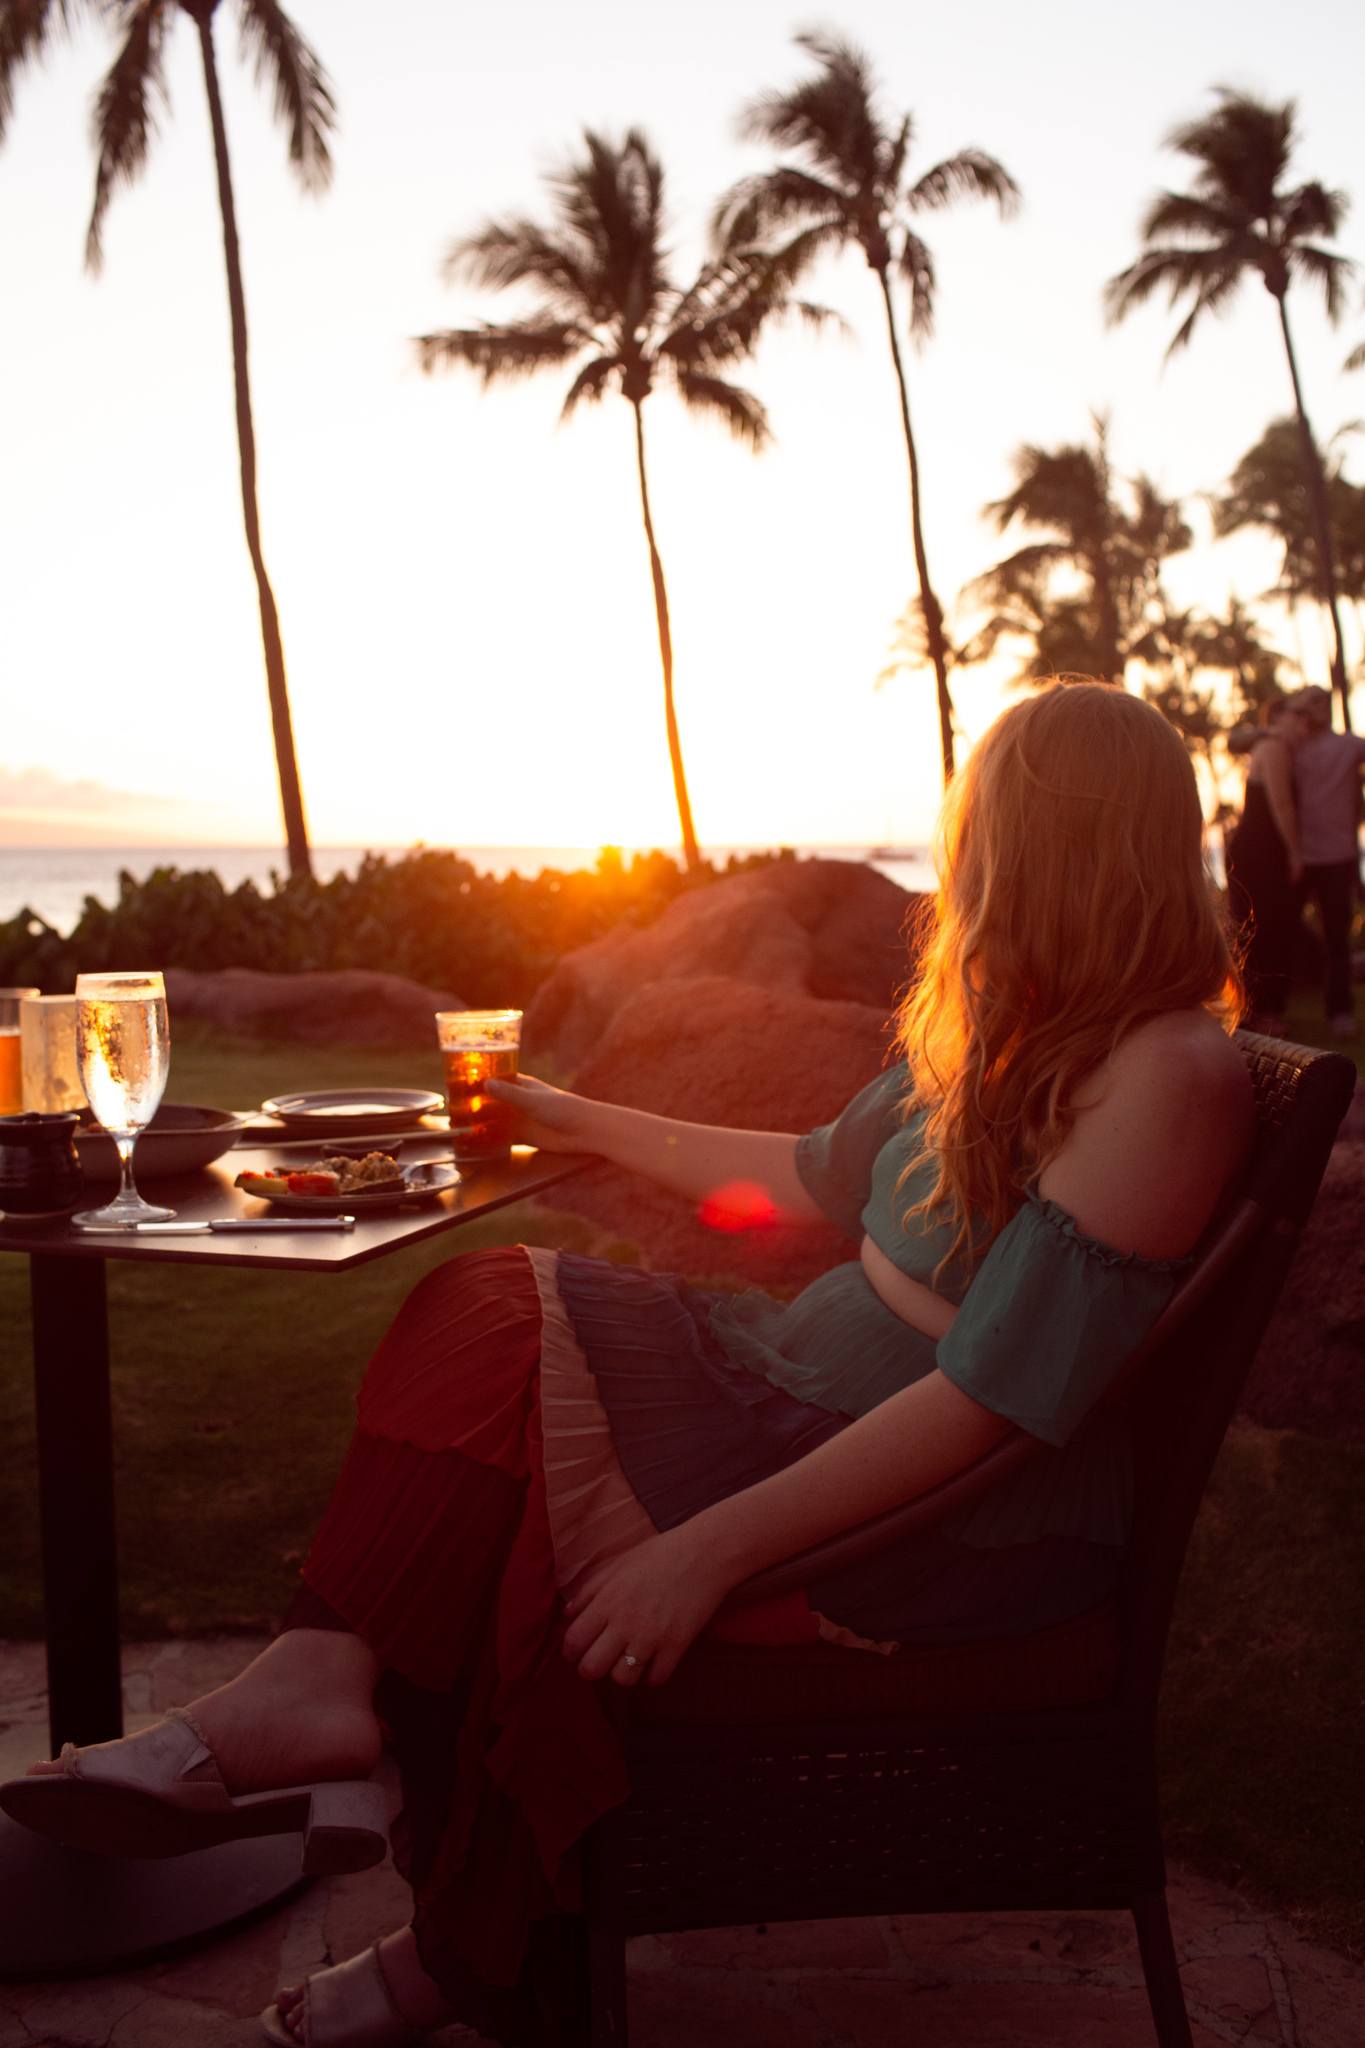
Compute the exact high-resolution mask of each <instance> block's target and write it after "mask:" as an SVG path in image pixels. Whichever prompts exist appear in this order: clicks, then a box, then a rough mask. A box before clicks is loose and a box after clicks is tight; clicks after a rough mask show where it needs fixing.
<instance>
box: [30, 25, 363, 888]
mask: <svg viewBox="0 0 1365 2048" xmlns="http://www.w3.org/2000/svg"><path fill="white" fill-rule="evenodd" d="M235 4H236V9H237V14H238V19H239V23H240V28H241V38H242V49H243V53H244V55H247V56H250V57H252V58H253V59H254V62H255V69H256V76H257V78H258V79H268V80H269V81H270V83H271V85H272V86H273V88H274V99H275V111H276V113H277V115H278V116H279V117H280V119H281V120H282V121H283V122H284V123H285V124H286V126H287V128H288V130H289V160H290V162H291V163H292V164H293V166H294V169H295V171H296V172H297V174H298V177H299V181H300V183H301V184H302V185H303V187H304V189H305V190H306V191H312V192H316V191H320V190H321V189H322V188H323V187H324V186H325V185H326V183H327V181H328V179H329V177H330V176H331V170H332V161H331V156H330V153H329V151H328V147H327V137H328V134H329V133H330V131H331V129H332V127H333V124H334V119H335V110H334V105H333V101H332V94H331V89H330V87H329V85H328V82H327V77H326V74H325V72H324V71H323V69H322V66H321V64H320V63H319V61H318V59H317V57H316V55H315V54H314V52H313V51H312V50H311V49H310V48H309V46H308V44H307V43H306V42H305V41H304V39H303V37H302V36H301V35H300V34H299V32H298V30H297V29H296V28H295V26H294V24H293V22H292V21H291V20H290V19H289V16H288V15H287V14H286V13H285V12H284V11H283V9H282V8H280V7H278V6H277V5H276V4H275V0H235ZM217 10H218V0H0V141H3V139H4V132H5V125H6V122H7V119H8V116H9V114H10V112H11V111H12V107H13V79H14V76H15V73H16V72H17V71H19V70H20V69H21V68H22V67H23V65H24V64H25V63H27V62H29V61H31V60H36V59H37V58H39V57H41V56H42V55H43V53H44V52H45V50H46V48H47V46H48V44H49V42H50V41H51V40H53V39H54V37H55V36H56V34H57V33H58V31H59V30H61V29H63V28H66V27H68V26H70V24H71V22H72V20H73V19H74V18H75V17H76V16H77V15H80V14H89V15H93V16H94V17H95V18H96V19H97V20H98V21H99V22H100V23H101V24H102V25H105V26H108V27H109V28H111V29H112V30H113V32H114V34H115V35H116V36H118V38H119V47H118V53H117V55H116V56H115V58H114V61H113V64H112V65H111V66H110V68H109V72H108V74H107V76H106V77H105V80H104V83H103V84H102V85H101V87H100V89H99V92H98V94H97V96H96V100H95V111H94V123H93V126H94V140H95V146H96V150H97V152H98V161H97V165H96V170H95V202H94V206H93V208H92V210H91V214H90V226H89V229H88V231H87V234H86V241H85V260H86V263H87V265H88V266H89V268H90V269H91V270H92V271H98V270H99V268H100V266H101V263H102V261H103V254H104V248H103V231H104V217H105V214H106V212H107V210H108V207H109V202H110V200H111V199H112V198H113V195H114V190H115V187H116V186H117V185H119V184H120V183H122V184H131V183H132V182H133V180H134V179H135V178H136V177H137V175H138V173H139V172H140V171H141V170H142V169H143V167H144V165H145V164H146V161H147V156H148V153H149V151H150V148H151V144H152V140H153V138H154V136H155V134H156V125H157V110H158V102H160V104H161V105H162V106H165V105H166V104H167V103H168V98H167V91H166V76H165V52H166V41H167V37H168V36H169V34H170V30H171V24H172V22H173V21H174V19H175V17H176V15H177V14H186V15H188V16H189V18H190V20H191V21H192V22H193V23H194V27H195V32H196V34H197V35H198V38H199V52H200V57H201V60H202V63H203V70H204V89H205V92H206V93H207V95H208V103H209V124H210V127H211V129H212V133H213V160H214V166H215V169H216V171H217V174H218V205H219V211H220V213H221V215H222V222H223V254H224V259H225V262H226V265H227V289H228V314H229V318H230V321H231V326H232V373H233V389H234V395H235V401H236V410H237V451H238V458H239V464H240V469H241V485H242V518H243V521H244V523H245V526H246V544H247V551H248V553H249V554H250V556H251V567H252V570H253V572H254V574H255V577H256V594H257V599H258V601H259V605H260V613H261V641H262V645H263V648H264V652H265V675H266V688H267V690H268V692H269V696H270V720H271V725H272V727H273V730H274V737H275V760H276V765H277V768H278V772H279V782H280V806H281V809H282V811H283V813H284V829H285V841H286V845H287V847H288V854H289V872H290V874H291V875H295V876H297V875H307V874H309V873H311V862H310V860H309V854H308V831H307V826H306V824H305V821H304V813H303V794H302V791H301V789H300V786H299V770H298V762H297V760H296V758H295V753H294V733H293V725H292V722H291V719H290V716H289V691H288V687H287V684H286V680H285V670H284V645H283V642H282V640H281V637H280V621H279V613H278V611H277V610H276V606H275V594H274V592H273V591H272V589H271V587H270V578H269V576H268V575H267V573H266V566H265V556H264V554H263V552H262V549H261V522H260V512H259V509H258V507H257V503H256V435H255V429H254V427H253V425H252V418H251V387H250V383H249V380H248V376H247V332H246V299H245V295H244V292H243V289H242V259H241V249H240V245H239V242H238V237H237V211H236V207H235V205H234V204H233V196H232V174H231V167H230V164H229V161H228V145H227V128H226V125H225V123H224V120H223V100H222V94H221V92H220V90H219V84H218V59H217V54H216V52H215V49H214V42H213V17H214V15H215V14H216V12H217Z"/></svg>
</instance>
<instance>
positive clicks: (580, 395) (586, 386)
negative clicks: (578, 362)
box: [485, 356, 622, 420]
mask: <svg viewBox="0 0 1365 2048" xmlns="http://www.w3.org/2000/svg"><path fill="white" fill-rule="evenodd" d="M621 368H622V364H621V358H620V357H619V356H594V357H593V359H592V361H591V362H588V363H584V365H583V367H582V369H581V370H580V371H579V373H578V375H577V376H576V377H575V378H574V380H573V383H572V384H571V385H570V386H569V388H568V390H567V391H566V392H565V394H564V403H563V405H561V406H560V408H559V417H560V419H561V420H566V419H568V417H569V415H570V414H571V413H573V412H576V411H577V410H578V408H579V406H580V405H598V404H600V403H601V401H602V399H603V398H604V397H605V396H606V390H607V385H608V383H609V382H610V380H611V378H612V376H613V375H614V374H619V373H620V371H621ZM486 381H487V379H485V382H486Z"/></svg>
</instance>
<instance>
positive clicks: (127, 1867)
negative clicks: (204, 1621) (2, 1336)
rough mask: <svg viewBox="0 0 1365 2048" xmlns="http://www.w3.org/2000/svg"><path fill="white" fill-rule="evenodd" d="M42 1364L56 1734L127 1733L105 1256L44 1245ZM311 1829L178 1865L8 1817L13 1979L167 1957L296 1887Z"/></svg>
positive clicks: (39, 1289) (36, 1266) (39, 1382)
mask: <svg viewBox="0 0 1365 2048" xmlns="http://www.w3.org/2000/svg"><path fill="white" fill-rule="evenodd" d="M31 1288H32V1296H33V1366H34V1383H35V1395H36V1405H37V1421H38V1472H39V1499H40V1510H39V1512H40V1516H41V1522H42V1555H43V1573H44V1589H45V1604H46V1611H47V1630H48V1638H47V1641H48V1648H47V1669H48V1688H49V1700H50V1712H49V1718H50V1725H51V1735H52V1747H53V1753H54V1755H55V1753H56V1751H57V1750H58V1749H59V1748H60V1746H61V1744H62V1743H63V1742H76V1743H82V1744H84V1743H91V1742H107V1741H109V1740H111V1739H112V1738H114V1737H116V1736H118V1735H120V1734H121V1733H122V1732H123V1714H122V1698H121V1687H120V1669H119V1626H118V1559H117V1552H116V1549H115V1542H114V1450H113V1430H112V1425H111V1419H110V1404H109V1333H108V1320H107V1313H106V1303H105V1285H104V1261H103V1259H64V1258H62V1257H61V1256H60V1254H57V1253H47V1252H43V1253H34V1254H33V1255H32V1278H31ZM303 1882H306V1880H304V1879H302V1878H300V1875H299V1838H298V1836H297V1835H279V1836H273V1837H269V1838H267V1839H265V1840H263V1841H247V1842H232V1843H229V1844H227V1845H226V1846H225V1847H223V1848H220V1849H203V1850H200V1851H198V1852H197V1853H196V1854H194V1855H191V1856H177V1857H174V1858H170V1859H168V1860H167V1861H165V1862H155V1863H152V1862H132V1861H124V1860H122V1859H120V1858H118V1857H113V1856H90V1855H85V1854H83V1853H81V1852H80V1851H78V1850H74V1849H62V1848H59V1847H58V1845H57V1844H56V1843H55V1842H49V1841H46V1840H45V1839H44V1838H43V1837H42V1836H41V1835H35V1834H31V1833H30V1832H29V1830H28V1829H27V1828H22V1827H18V1826H17V1825H16V1824H15V1823H14V1822H13V1821H10V1820H7V1819H6V1818H5V1817H4V1816H3V1815H0V1900H3V1901H4V1910H3V1912H2V1913H0V1977H9V1978H13V1977H19V1978H25V1977H43V1976H69V1975H85V1974H88V1973H90V1972H92V1971H104V1970H112V1969H115V1968H118V1967H120V1966H126V1965H127V1964H129V1963H132V1962H136V1961H144V1960H149V1959H151V1958H153V1957H155V1956H158V1955H161V1954H164V1953H165V1951H166V1950H167V1949H168V1948H175V1947H177V1946H179V1945H180V1944H181V1943H184V1942H188V1941H195V1940H202V1939H204V1938H205V1937H207V1936H210V1935H212V1934H214V1933H217V1932H218V1931H220V1930H221V1929H223V1928H224V1927H227V1926H230V1925H232V1923H233V1922H234V1921H237V1920H240V1919H243V1918H246V1917H249V1916H251V1915H253V1914H256V1913H260V1912H262V1911H265V1910H267V1909H269V1908H271V1907H274V1906H277V1905H279V1904H281V1903H282V1902H283V1901H284V1900H285V1899H287V1898H291V1897H292V1896H293V1895H294V1893H295V1892H296V1891H297V1890H298V1889H299V1886H300V1884H301V1883H303Z"/></svg>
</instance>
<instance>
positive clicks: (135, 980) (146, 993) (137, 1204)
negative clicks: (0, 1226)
mask: <svg viewBox="0 0 1365 2048" xmlns="http://www.w3.org/2000/svg"><path fill="white" fill-rule="evenodd" d="M76 1058H77V1062H78V1064H79V1066H80V1071H81V1086H82V1087H83V1088H84V1090H85V1092H86V1095H87V1097H88V1099H89V1102H90V1107H91V1109H92V1110H93V1111H94V1113H95V1116H96V1119H97V1120H98V1122H100V1123H101V1124H103V1126H104V1128H105V1130H106V1131H107V1132H108V1133H109V1136H110V1137H111V1138H112V1139H113V1141H114V1149H115V1151H116V1152H117V1153H118V1163H119V1191H118V1193H117V1194H116V1195H115V1197H114V1199H113V1201H112V1202H109V1203H107V1204H106V1205H105V1207H104V1208H103V1209H83V1210H82V1211H81V1212H80V1213H79V1214H78V1215H76V1216H73V1217H72V1219H71V1221H72V1222H73V1223H74V1224H75V1225H76V1227H77V1228H78V1229H80V1230H127V1229H129V1228H130V1227H131V1226H132V1225H133V1224H136V1223H164V1222H166V1221H167V1220H168V1219H169V1218H170V1217H172V1216H174V1214H175V1211H174V1209H158V1208H155V1207H153V1205H152V1204H151V1203H150V1202H144V1201H143V1199H142V1197H141V1195H140V1194H139V1193H138V1191H137V1189H136V1187H135V1186H134V1185H133V1147H134V1145H136V1143H137V1138H138V1133H139V1131H142V1130H144V1129H145V1128H146V1126H147V1125H148V1124H149V1123H150V1122H151V1120H152V1118H153V1117H154V1116H155V1115H156V1110H157V1104H158V1103H159V1102H160V1100H161V1097H162V1093H163V1091H164V1089H165V1086H166V1076H167V1075H168V1073H169V1072H170V1066H171V1036H170V1029H169V1027H168V1025H167V1022H166V990H165V986H164V984H163V982H162V979H161V976H160V975H159V974H78V975H77V976H76Z"/></svg>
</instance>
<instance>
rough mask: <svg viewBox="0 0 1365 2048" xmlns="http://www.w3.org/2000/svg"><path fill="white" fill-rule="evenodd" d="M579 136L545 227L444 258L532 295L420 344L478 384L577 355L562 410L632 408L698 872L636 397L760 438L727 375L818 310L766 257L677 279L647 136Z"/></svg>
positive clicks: (685, 813)
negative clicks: (672, 397)
mask: <svg viewBox="0 0 1365 2048" xmlns="http://www.w3.org/2000/svg"><path fill="white" fill-rule="evenodd" d="M583 142H584V153H583V155H582V156H581V157H580V158H578V159H576V160H574V161H573V162H570V163H568V164H567V165H565V167H564V168H563V169H562V170H561V171H560V172H558V173H557V174H556V175H555V176H554V177H552V178H551V179H550V180H549V185H550V190H551V193H552V195H553V199H554V209H555V215H556V218H555V220H554V222H553V223H552V225H550V226H548V227H544V226H542V225H541V224H540V223H539V222H538V221H533V220H525V219H514V220H506V221H497V220H494V221H489V222H488V223H487V225H486V226H484V227H483V228H481V229H480V230H479V231H478V233H477V234H473V235H469V236H466V237H463V238H462V239H461V240H459V241H457V242H456V243H454V245H453V246H452V248H451V250H450V252H449V254H448V256H447V259H446V270H447V274H454V275H463V276H466V277H469V278H472V279H473V281H474V282H475V283H477V284H480V285H484V286H486V287H488V288H489V289H490V290H494V291H500V290H503V289H505V288H507V287H509V286H517V285H524V286H529V287H530V288H531V290H532V291H533V292H534V294H535V300H534V303H533V304H532V306H531V308H530V310H529V311H528V312H527V313H526V314H525V315H524V316H523V317H522V318H521V319H519V320H512V321H507V322H505V323H503V324H502V325H494V324H492V323H486V324H484V325H482V326H479V327H465V328H448V329H446V330H444V331H443V332H441V333H439V334H424V335H422V336H420V337H419V339H418V344H417V345H418V348H419V350H420V352H421V360H422V366H423V368H424V369H426V370H432V369H435V368H437V367H438V366H442V365H450V364H456V363H459V364H464V365H465V366H466V367H468V368H470V369H473V370H475V371H477V372H478V374H479V376H480V377H481V378H482V379H483V382H484V383H485V384H486V385H487V384H493V383H501V382H506V381H508V380H510V379H512V378H515V377H527V376H531V375H533V374H534V373H535V372H536V371H538V370H547V369H562V368H567V367H568V366H569V365H570V364H572V363H578V364H579V365H580V367H579V369H578V372H577V375H576V376H575V377H574V379H573V382H572V383H571V384H570V386H569V389H568V393H567V395H566V397H565V399H564V404H563V407H562V410H561V413H560V417H561V419H567V418H568V416H569V414H570V413H572V412H573V411H574V410H575V408H576V407H577V406H579V405H582V404H585V403H589V402H595V401H597V400H600V399H601V398H602V397H603V396H604V395H605V393H607V392H608V391H612V390H616V391H619V392H620V393H621V395H622V396H623V397H624V398H625V399H626V400H627V401H628V403H629V404H630V407H631V410H632V412H633V413H634V416H635V459H636V473H637V476H638V479H639V487H640V507H641V511H642V513H643V517H644V528H645V539H646V542H647V543H648V547H649V567H650V575H651V578H652V581H653V586H654V606H655V617H656V620H657V624H658V632H659V658H660V662H661V664H662V667H663V682H664V717H665V721H666V724H667V729H668V754H669V760H670V762H671V764H672V769H673V788H674V793H675V795H676V798H677V804H678V822H679V825H680V827H681V831H682V843H683V854H684V858H685V859H686V862H687V865H688V868H689V869H693V870H694V869H696V868H698V867H699V866H700V865H701V853H700V850H699V848H698V845H697V835H696V832H695V830H694V828H693V824H692V806H691V803H690V801H689V798H688V794H687V780H686V777H685V775H684V773H683V759H682V747H681V745H680V743H679V739H678V722H677V717H676V714H675V711H674V703H673V641H672V635H671V633H670V630H669V620H668V592H667V588H666V586H665V583H664V571H663V563H662V561H661V559H660V556H659V549H658V545H657V542H656V541H655V537H654V521H653V518H652V516H651V513H650V504H649V484H648V478H647V475H646V469H645V429H644V403H645V400H646V399H647V398H648V397H649V395H650V393H651V391H653V390H654V389H655V388H656V386H658V385H659V384H663V385H664V386H666V387H667V388H668V389H670V390H672V391H673V392H675V393H676V394H677V396H678V397H679V398H681V399H682V401H683V403H684V404H685V405H686V406H687V407H688V408H689V409H690V410H691V411H693V412H709V413H712V414H714V415H715V416H716V417H717V418H718V419H720V420H722V421H724V423H725V425H726V426H727V427H728V428H729V429H730V431H731V433H732V434H734V435H735V437H736V438H737V439H738V440H740V441H742V442H744V443H745V445H746V446H747V447H749V448H752V449H755V450H757V449H759V448H762V447H763V446H764V444H765V443H766V442H767V441H768V440H769V439H770V438H771V435H770V429H769V426H768V416H767V414H766V412H765V411H764V409H763V407H762V405H761V404H760V403H759V401H758V400H757V399H756V398H755V397H754V396H753V394H752V392H749V391H744V390H741V388H740V387H739V386H738V385H737V384H732V383H730V382H729V380H728V379H727V378H726V377H725V376H724V375H723V374H722V372H724V371H726V370H728V369H729V368H730V367H731V365H733V364H735V363H738V362H742V361H744V360H745V359H746V358H747V357H748V356H750V355H751V354H752V353H753V350H754V347H755V345H756V343H757V341H758V337H759V334H760V332H761V330H762V328H763V326H764V325H765V323H766V322H767V321H768V320H769V319H771V318H772V317H773V316H774V315H776V314H778V313H781V312H784V311H786V310H787V309H788V308H790V307H797V309H798V310H799V311H800V312H802V313H803V314H804V315H805V316H806V317H808V318H810V319H812V320H819V319H820V318H822V317H823V314H822V311H821V309H820V308H818V307H815V306H809V305H806V304H804V303H802V304H800V305H799V306H798V302H797V301H795V300H794V299H793V298H792V296H791V293H790V290H789V287H788V280H787V277H786V275H785V273H783V271H782V270H781V267H780V266H779V265H777V264H774V263H772V262H769V261H761V262H760V261H758V260H755V259H753V258H741V257H734V258H724V259H722V260H720V261H717V262H711V263H707V264H705V265H704V266H703V268H702V270H701V271H700V273H699V274H698V276H697V277H696V279H695V280H694V281H693V282H692V283H691V284H690V285H687V286H680V285H677V284H675V283H674V282H673V280H672V279H671V278H670V277H669V275H668V269H667V257H666V254H665V249H664V234H665V222H664V179H663V170H662V167H661V165H660V163H659V160H658V158H657V157H656V156H655V154H654V152H653V150H652V149H651V148H650V146H649V144H648V142H647V141H646V140H645V137H644V136H643V135H642V134H641V132H640V131H639V129H638V128H632V129H630V130H629V131H628V133H627V134H626V135H625V137H624V139H623V140H622V141H621V142H619V143H615V142H611V141H608V140H606V139H605V138H604V137H602V136H600V135H595V134H593V133H592V132H591V131H587V132H585V134H584V138H583ZM584 357H586V359H587V360H586V361H583V360H582V358H584Z"/></svg>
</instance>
